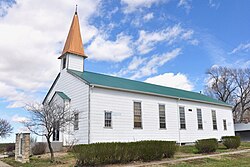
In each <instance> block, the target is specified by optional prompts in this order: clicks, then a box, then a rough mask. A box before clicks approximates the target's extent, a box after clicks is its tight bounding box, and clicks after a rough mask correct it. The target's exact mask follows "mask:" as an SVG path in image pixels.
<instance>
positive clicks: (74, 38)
mask: <svg viewBox="0 0 250 167" xmlns="http://www.w3.org/2000/svg"><path fill="white" fill-rule="evenodd" d="M65 53H73V54H76V55H79V56H83V57H85V58H87V56H86V55H85V54H84V50H83V44H82V37H81V31H80V25H79V19H78V15H77V8H76V11H75V14H74V17H73V21H72V23H71V26H70V30H69V33H68V37H67V40H66V42H65V45H64V48H63V52H62V55H61V56H60V57H59V59H60V58H61V57H62V56H63V55H64V54H65Z"/></svg>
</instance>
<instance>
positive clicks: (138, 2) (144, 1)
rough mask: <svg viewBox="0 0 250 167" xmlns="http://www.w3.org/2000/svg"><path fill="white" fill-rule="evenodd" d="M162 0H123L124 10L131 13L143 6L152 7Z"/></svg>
mask: <svg viewBox="0 0 250 167" xmlns="http://www.w3.org/2000/svg"><path fill="white" fill-rule="evenodd" d="M160 1H161V0H121V3H122V4H124V5H125V8H124V12H125V13H131V12H134V11H136V10H138V9H140V8H142V7H146V8H150V7H151V6H152V5H153V4H157V3H159V2H160Z"/></svg>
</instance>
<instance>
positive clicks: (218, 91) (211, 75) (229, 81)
mask: <svg viewBox="0 0 250 167" xmlns="http://www.w3.org/2000/svg"><path fill="white" fill-rule="evenodd" d="M206 74H207V75H208V84H207V85H206V88H205V92H206V94H208V95H209V96H212V97H214V98H216V99H218V100H221V101H223V102H227V103H230V104H232V103H234V100H233V99H234V91H235V90H236V88H237V84H235V80H234V77H233V70H232V69H229V68H226V67H212V68H211V69H209V70H208V71H207V72H206Z"/></svg>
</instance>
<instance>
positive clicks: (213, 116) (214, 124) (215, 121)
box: [211, 110, 218, 130]
mask: <svg viewBox="0 0 250 167" xmlns="http://www.w3.org/2000/svg"><path fill="white" fill-rule="evenodd" d="M213 113H214V114H213ZM211 114H212V126H213V130H218V125H217V116H216V110H211ZM215 127H216V128H215Z"/></svg>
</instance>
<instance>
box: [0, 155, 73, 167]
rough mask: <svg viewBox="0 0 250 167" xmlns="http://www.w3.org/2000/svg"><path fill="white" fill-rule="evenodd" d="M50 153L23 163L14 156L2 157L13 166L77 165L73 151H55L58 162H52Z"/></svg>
mask: <svg viewBox="0 0 250 167" xmlns="http://www.w3.org/2000/svg"><path fill="white" fill-rule="evenodd" d="M49 156H50V154H45V155H42V156H33V157H30V162H29V163H25V164H22V163H20V162H16V161H15V158H14V157H10V158H4V159H1V160H2V161H4V162H5V163H7V164H9V165H12V166H13V167H50V166H53V167H54V166H55V167H73V166H74V165H75V158H74V155H73V154H72V153H55V160H56V162H54V163H50V158H49Z"/></svg>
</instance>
